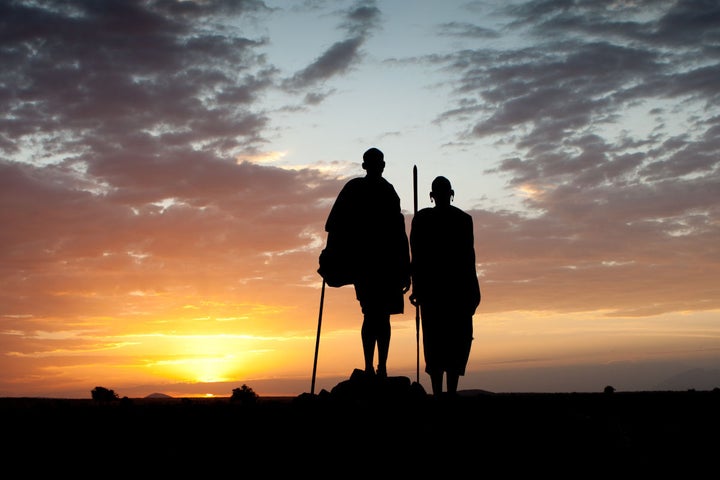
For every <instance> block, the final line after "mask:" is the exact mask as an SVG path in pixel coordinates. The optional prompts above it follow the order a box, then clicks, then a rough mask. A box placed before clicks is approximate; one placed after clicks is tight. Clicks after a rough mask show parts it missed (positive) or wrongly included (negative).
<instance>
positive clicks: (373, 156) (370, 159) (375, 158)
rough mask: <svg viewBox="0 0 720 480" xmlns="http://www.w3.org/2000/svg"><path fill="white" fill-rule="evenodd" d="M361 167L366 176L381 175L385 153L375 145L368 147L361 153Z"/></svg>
mask: <svg viewBox="0 0 720 480" xmlns="http://www.w3.org/2000/svg"><path fill="white" fill-rule="evenodd" d="M362 168H363V170H365V171H366V172H367V174H368V176H376V177H379V176H381V175H382V172H383V170H385V155H383V153H382V152H381V151H380V150H378V149H377V148H375V147H373V148H369V149H368V150H366V151H365V153H363V163H362Z"/></svg>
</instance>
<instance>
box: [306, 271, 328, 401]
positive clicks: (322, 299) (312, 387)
mask: <svg viewBox="0 0 720 480" xmlns="http://www.w3.org/2000/svg"><path fill="white" fill-rule="evenodd" d="M324 302H325V279H324V278H323V283H322V290H321V291H320V313H318V328H317V338H316V339H315V360H314V361H313V374H312V383H311V384H310V395H315V373H316V372H317V358H318V349H319V347H320V326H321V325H322V313H323V303H324Z"/></svg>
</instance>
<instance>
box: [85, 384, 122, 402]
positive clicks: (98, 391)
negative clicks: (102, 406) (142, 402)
mask: <svg viewBox="0 0 720 480" xmlns="http://www.w3.org/2000/svg"><path fill="white" fill-rule="evenodd" d="M90 394H91V395H92V399H93V400H95V401H96V402H111V401H114V400H119V399H120V396H119V395H118V394H117V393H115V392H114V391H113V390H110V389H107V388H105V387H95V388H93V389H92V391H91V392H90Z"/></svg>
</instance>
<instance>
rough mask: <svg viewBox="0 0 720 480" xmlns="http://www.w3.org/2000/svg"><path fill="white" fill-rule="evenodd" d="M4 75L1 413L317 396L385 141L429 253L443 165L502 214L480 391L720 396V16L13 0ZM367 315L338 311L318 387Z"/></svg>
mask: <svg viewBox="0 0 720 480" xmlns="http://www.w3.org/2000/svg"><path fill="white" fill-rule="evenodd" d="M0 65H1V66H2V68H0V107H1V108H0V111H2V117H0V222H1V224H2V228H1V229H0V355H1V357H0V366H1V367H2V368H0V396H3V397H10V396H12V397H17V396H44V397H58V398H65V397H68V398H74V397H79V398H85V397H87V398H89V397H90V392H91V390H92V389H93V388H94V387H95V386H103V387H106V388H109V389H113V390H114V391H115V392H116V393H118V394H119V395H120V396H129V397H141V396H145V395H148V394H150V393H153V392H163V393H166V394H169V395H173V396H200V395H217V396H228V395H230V394H231V391H232V389H234V388H237V387H240V386H241V385H243V384H246V385H248V386H249V387H251V388H252V389H253V390H254V391H255V392H256V393H258V394H259V395H261V396H263V395H265V396H273V395H299V394H301V393H303V392H309V391H310V388H311V376H312V371H313V359H314V353H315V341H316V334H317V328H318V319H319V315H318V314H319V305H320V293H321V285H322V279H321V278H320V276H319V275H318V274H317V272H316V270H317V262H318V255H319V253H320V251H321V249H322V248H323V246H324V242H325V238H326V237H325V232H324V230H323V227H324V223H325V220H326V218H327V215H328V213H329V209H330V207H331V205H332V202H333V201H334V199H335V197H336V195H337V194H338V192H339V191H340V189H341V188H342V186H343V184H344V183H345V182H346V181H347V180H348V179H349V178H351V177H354V176H360V175H363V174H364V171H363V170H362V168H361V166H360V164H361V162H362V153H363V152H364V151H365V150H366V149H367V148H369V147H378V148H380V149H381V150H382V151H383V152H384V153H385V160H386V162H387V167H386V170H385V177H386V178H387V179H388V180H389V181H390V182H391V183H393V184H394V185H395V188H396V190H397V191H398V194H399V195H400V198H401V202H402V207H403V210H404V212H405V213H406V224H407V226H408V234H409V226H410V221H411V219H412V215H413V184H412V168H413V166H414V165H416V166H417V168H418V185H419V188H418V205H419V208H424V207H430V206H431V205H432V204H431V203H430V198H429V195H428V193H429V190H430V183H431V181H432V179H433V178H435V176H437V175H444V176H446V177H448V178H449V179H450V181H451V182H452V184H453V187H454V189H455V200H454V205H456V206H458V207H460V208H462V209H463V210H465V211H467V212H468V213H470V214H471V215H472V217H473V219H474V225H475V249H476V256H477V271H478V275H479V279H480V286H481V290H482V303H481V305H480V307H479V308H478V311H477V313H476V315H475V317H474V342H473V347H472V353H471V357H470V361H469V364H468V372H467V374H466V376H464V377H461V379H460V385H459V388H460V389H461V390H463V389H483V390H489V391H496V392H530V391H534V392H572V391H602V389H603V388H604V387H605V386H606V385H612V386H613V387H614V388H615V389H616V390H625V391H628V390H633V391H636V390H653V389H661V388H681V389H685V388H696V389H711V388H713V387H715V386H718V387H720V108H718V106H719V105H720V3H718V2H717V1H714V0H687V1H656V0H644V1H643V0H640V1H632V0H624V1H623V0H618V1H615V2H612V1H600V0H585V1H583V0H577V1H570V0H556V1H554V0H542V1H541V0H538V1H505V0H496V1H455V0H449V1H448V0H446V1H442V2H440V1H430V0H428V1H402V0H382V1H375V2H372V1H335V0H332V1H330V0H328V1H323V0H306V1H265V2H262V1H254V0H247V1H231V0H208V1H200V0H196V1H175V0H148V1H125V0H122V1H121V0H118V1H102V2H99V1H95V0H81V1H73V2H66V1H59V0H58V1H50V0H37V1H12V0H10V1H3V2H0ZM361 321H362V318H361V312H360V307H359V305H358V303H357V301H356V300H355V296H354V291H353V289H352V287H342V288H327V289H326V290H325V308H324V311H323V316H322V333H321V339H320V346H319V355H318V363H317V380H316V382H317V383H316V385H315V390H316V393H317V392H318V391H320V390H321V389H327V390H329V389H331V388H332V387H333V386H334V385H335V384H337V383H338V382H339V381H342V380H344V379H347V378H348V377H349V376H350V374H351V373H352V371H353V369H354V368H362V367H363V360H362V348H361V342H360V325H361ZM392 325H393V331H392V343H391V347H390V358H389V360H388V373H389V375H391V376H394V375H398V376H399V375H404V376H408V377H410V378H411V379H412V380H413V381H414V380H415V379H416V355H417V345H418V342H417V341H416V334H417V332H416V328H415V308H414V307H413V306H412V305H411V304H410V302H409V300H407V297H406V309H405V314H403V315H397V316H393V318H392ZM420 352H421V353H420V355H421V356H420V358H421V360H420V376H419V379H420V381H421V383H422V384H423V386H424V387H425V389H426V390H427V391H430V385H429V378H428V376H427V375H426V374H425V373H424V371H423V368H424V361H423V360H422V350H420ZM677 375H680V377H679V378H678V379H675V380H673V377H675V376H677ZM683 379H685V380H683ZM687 379H690V380H687ZM683 381H684V382H685V383H683ZM688 382H689V383H688Z"/></svg>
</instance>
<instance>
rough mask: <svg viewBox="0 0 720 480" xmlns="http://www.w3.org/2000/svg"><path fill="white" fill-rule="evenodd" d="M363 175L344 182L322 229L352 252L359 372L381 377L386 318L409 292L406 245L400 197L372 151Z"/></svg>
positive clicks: (384, 364)
mask: <svg viewBox="0 0 720 480" xmlns="http://www.w3.org/2000/svg"><path fill="white" fill-rule="evenodd" d="M362 168H363V169H364V170H365V172H366V175H365V176H364V177H357V178H353V179H351V180H350V181H348V182H347V183H346V184H345V186H344V187H343V188H342V190H341V191H340V193H339V194H338V197H337V199H336V200H335V204H334V205H333V207H332V209H331V210H330V214H329V216H328V219H327V222H326V224H325V230H326V231H327V232H328V240H329V239H330V237H331V236H332V235H335V238H342V242H345V243H347V244H348V245H346V246H345V248H348V246H349V248H351V249H352V251H353V255H352V257H353V258H352V261H353V270H354V272H353V275H352V278H353V282H352V283H353V284H354V286H355V295H356V297H357V299H358V301H359V302H360V306H361V308H362V313H363V324H362V329H361V337H362V346H363V355H364V359H365V372H366V373H367V374H368V375H374V374H375V373H376V372H375V369H374V368H373V359H374V355H375V346H376V345H377V353H378V358H377V360H378V365H377V375H378V376H379V377H386V376H387V358H388V352H389V350H390V333H391V329H390V315H393V314H399V313H403V311H404V307H405V299H404V294H405V293H406V292H407V291H408V290H409V289H410V247H409V243H408V237H407V233H406V232H405V219H404V217H403V215H402V212H401V210H400V197H399V196H398V194H397V193H396V191H395V188H394V187H393V186H392V184H391V183H390V182H388V181H387V180H386V179H385V178H383V176H382V173H383V170H384V169H385V159H384V155H383V153H382V152H381V151H380V150H378V149H377V148H370V149H369V150H367V151H366V152H365V153H364V154H363V163H362Z"/></svg>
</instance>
